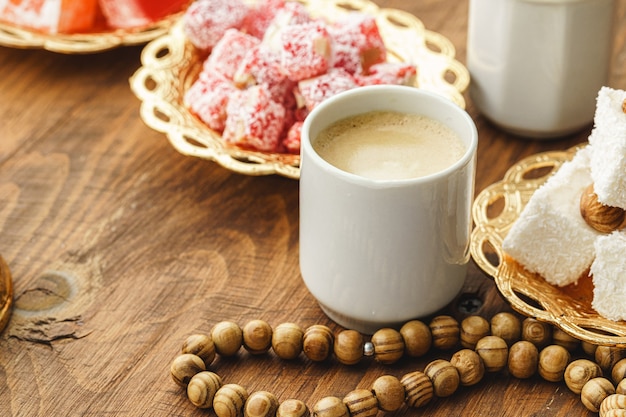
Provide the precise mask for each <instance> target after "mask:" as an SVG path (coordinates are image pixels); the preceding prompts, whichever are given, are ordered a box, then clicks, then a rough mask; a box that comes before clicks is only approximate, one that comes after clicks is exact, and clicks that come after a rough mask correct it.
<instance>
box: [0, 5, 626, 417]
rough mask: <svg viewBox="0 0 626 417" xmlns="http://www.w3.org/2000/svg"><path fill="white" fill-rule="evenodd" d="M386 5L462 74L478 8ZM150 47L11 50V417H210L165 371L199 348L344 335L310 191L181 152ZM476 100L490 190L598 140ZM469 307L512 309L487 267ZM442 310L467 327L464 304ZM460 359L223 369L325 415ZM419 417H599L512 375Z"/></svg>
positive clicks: (2, 342)
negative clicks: (544, 132) (316, 287)
mask: <svg viewBox="0 0 626 417" xmlns="http://www.w3.org/2000/svg"><path fill="white" fill-rule="evenodd" d="M377 3H378V4H379V5H381V6H383V7H391V8H397V9H403V10H406V11H409V12H411V13H414V14H415V15H416V16H418V17H420V18H421V19H422V20H423V22H424V24H425V25H426V28H427V29H430V30H433V31H436V32H439V33H441V34H443V35H444V36H446V37H447V38H449V39H450V40H451V41H452V43H453V44H454V46H455V47H456V52H457V57H458V59H459V60H460V61H461V62H462V63H465V57H466V45H465V43H466V33H467V9H468V1H467V0H460V1H459V0H445V1H442V0H422V1H419V2H417V1H416V2H406V1H402V0H388V1H384V0H379V1H377ZM617 5H618V8H617V14H618V16H619V19H618V20H619V22H620V24H619V25H618V28H617V30H616V42H615V60H614V65H613V69H614V71H613V77H612V80H611V83H610V85H611V86H612V87H615V88H626V45H625V43H626V25H625V24H624V22H625V21H626V20H625V19H626V0H618V2H617ZM141 49H142V48H141V47H126V48H120V49H115V50H112V51H109V52H104V53H100V54H95V55H63V54H56V53H50V52H46V51H41V50H20V49H11V48H6V47H0V236H1V238H0V255H2V257H4V259H5V260H6V262H7V264H8V265H9V267H10V269H11V271H12V274H13V283H14V291H15V297H14V299H15V309H14V312H13V315H12V317H11V320H10V322H9V324H8V326H7V328H6V329H5V330H4V332H3V333H2V334H1V335H0V415H2V416H87V415H93V416H109V415H111V416H113V415H114V416H144V415H145V416H201V415H213V414H212V413H211V412H207V411H201V410H198V409H196V408H195V407H194V406H193V405H192V404H191V403H190V402H189V401H188V400H187V399H186V398H185V395H184V393H183V391H182V390H181V388H179V387H178V386H177V385H175V384H174V382H173V381H172V380H171V378H170V375H169V366H170V363H171V361H172V360H173V359H174V357H175V356H176V355H177V354H178V352H179V350H180V348H181V344H182V342H183V340H184V339H185V338H186V337H187V336H188V335H190V334H192V333H196V332H208V331H209V330H210V328H211V327H212V326H213V325H214V324H215V323H217V322H219V321H222V320H231V321H235V322H237V323H239V324H240V325H242V326H243V325H244V324H245V323H246V322H247V321H249V320H252V319H264V320H266V321H267V322H269V323H270V324H271V325H272V326H276V325H278V324H280V323H282V322H295V323H297V324H299V325H300V326H302V327H303V328H305V327H308V326H310V325H312V324H325V325H328V326H330V327H331V328H332V329H333V330H334V331H335V332H337V331H339V330H341V329H340V328H339V327H338V326H337V325H335V324H334V323H333V322H331V321H330V320H329V319H328V318H327V317H326V316H325V315H324V314H323V313H322V311H321V310H320V308H319V307H318V305H317V304H316V302H315V300H314V299H313V298H312V296H311V295H310V294H309V293H308V291H307V290H306V288H305V287H304V285H303V283H302V281H301V277H300V272H299V267H298V182H297V181H295V180H292V179H288V178H284V177H280V176H263V177H252V176H245V175H240V174H237V173H233V172H231V171H228V170H226V169H224V168H222V167H220V166H219V165H217V164H215V163H212V162H209V161H206V160H201V159H196V158H192V157H186V156H183V155H181V154H179V153H178V152H176V151H175V150H174V149H173V147H172V146H171V145H170V144H169V142H168V141H167V140H166V138H165V136H164V135H163V134H161V133H158V132H156V131H154V130H151V129H150V128H148V127H147V126H146V125H145V124H144V123H143V122H142V120H141V119H140V117H139V105H140V103H139V101H138V99H137V98H136V97H135V96H134V95H133V93H132V92H131V90H130V88H129V77H131V75H132V74H133V73H134V71H135V70H136V69H137V68H138V67H139V65H140V62H139V55H140V52H141ZM466 98H467V99H468V106H467V108H468V111H469V113H470V115H471V116H472V117H473V118H474V119H475V121H476V124H477V126H478V130H479V137H480V143H479V148H478V173H477V177H476V191H477V192H479V191H480V190H482V189H483V188H484V187H486V186H488V185H489V184H491V183H493V182H495V181H498V180H500V179H501V178H502V176H503V174H504V172H505V171H506V170H507V168H508V167H509V166H510V165H511V164H513V163H515V162H516V161H518V160H520V159H521V158H523V157H525V156H528V155H531V154H534V153H537V152H541V151H547V150H563V149H566V148H569V147H570V146H573V145H576V144H579V143H582V142H585V141H586V139H587V137H588V134H589V132H590V129H591V126H589V128H588V129H585V130H584V131H582V132H580V133H578V134H575V135H572V136H570V137H567V138H564V139H559V140H552V141H531V140H526V139H520V138H515V137H512V136H511V135H508V134H506V133H503V132H501V131H499V130H498V129H496V128H494V127H492V126H491V125H490V124H488V123H487V122H486V121H485V120H484V119H483V118H482V117H481V116H480V115H479V113H478V112H477V110H476V108H474V106H473V105H472V103H471V101H469V97H467V94H466ZM537 99H538V100H541V97H537ZM463 294H465V295H470V296H473V297H477V298H479V299H480V300H482V302H483V305H482V307H481V308H480V309H479V311H478V314H481V315H483V316H484V317H486V318H490V317H491V316H492V315H493V314H495V313H496V312H499V311H509V310H510V308H509V306H508V305H507V303H506V302H505V301H504V300H503V299H502V298H501V297H500V295H499V293H498V291H497V289H496V288H495V286H494V284H493V282H492V280H491V279H490V278H489V277H488V276H486V274H484V273H483V272H482V271H481V270H480V269H478V268H477V267H476V266H475V265H474V264H472V265H471V267H470V272H469V275H468V277H467V281H466V284H465V287H464V290H463ZM442 313H444V314H451V315H453V316H454V317H456V318H458V319H462V318H464V317H465V316H466V314H465V313H463V312H462V311H461V310H460V309H459V307H458V303H457V302H454V303H452V304H451V305H450V306H449V307H448V308H446V309H445V310H443V311H442ZM451 353H453V352H432V353H431V354H428V355H427V356H425V357H423V358H418V359H410V360H409V359H407V360H403V361H401V362H400V363H397V364H395V365H392V366H383V365H379V364H377V363H376V362H374V361H373V360H364V361H363V362H361V364H359V365H357V366H354V367H346V366H342V365H339V364H338V363H337V362H335V361H330V362H328V363H325V364H321V365H320V364H315V363H312V362H311V361H309V360H307V359H306V357H305V356H304V355H301V356H300V357H299V358H298V359H296V360H293V361H282V360H279V359H278V358H276V357H275V356H273V354H268V355H265V356H261V357H251V356H250V355H249V354H247V353H246V352H245V351H244V350H243V349H241V351H240V352H239V354H238V356H237V357H236V358H233V359H224V358H221V359H219V360H218V361H217V362H216V363H215V364H214V365H213V368H212V369H214V370H215V371H216V372H217V373H219V374H220V375H222V376H223V378H224V380H225V381H226V382H236V383H240V384H242V385H244V386H245V387H246V388H248V390H249V391H250V392H252V391H256V390H262V389H263V390H268V391H271V392H273V393H274V394H275V395H276V396H277V397H278V398H279V399H280V400H284V399H287V398H291V397H295V398H299V399H301V400H303V401H305V402H306V403H307V404H309V405H313V404H314V403H315V402H316V401H317V400H319V399H320V398H322V397H324V396H328V395H336V396H339V397H342V396H343V395H345V394H346V393H347V392H348V391H350V390H352V389H354V388H356V387H360V388H368V387H369V386H370V385H371V383H372V382H373V381H374V380H375V379H376V378H377V377H378V376H380V375H383V374H392V375H395V376H398V377H400V376H401V375H404V374H405V373H407V372H409V371H413V370H422V369H423V368H424V366H425V365H426V364H427V363H428V362H430V361H432V360H433V359H435V358H439V357H443V358H449V357H450V356H451ZM423 412H424V413H428V415H432V416H456V415H464V416H518V415H525V416H570V415H582V416H587V415H592V413H590V412H587V411H586V410H585V408H584V407H583V406H582V405H581V402H580V399H579V397H578V396H577V395H575V394H573V393H572V392H570V391H569V390H568V388H567V387H566V386H565V384H564V383H551V382H546V381H543V380H542V379H541V378H540V377H538V376H536V377H533V378H531V379H528V380H518V379H515V378H513V377H510V376H509V375H507V373H506V372H501V373H496V374H489V375H487V376H486V377H485V379H484V380H483V381H482V382H481V383H480V384H478V385H476V386H473V387H469V388H461V389H459V391H458V392H457V393H455V394H454V395H453V396H452V397H448V398H440V399H435V400H433V401H432V402H431V403H430V404H429V405H428V406H427V407H426V408H425V409H424V411H423ZM416 414H417V412H416V411H415V410H411V409H407V408H402V409H401V410H399V411H397V412H396V413H395V415H399V416H404V415H407V416H408V415H416Z"/></svg>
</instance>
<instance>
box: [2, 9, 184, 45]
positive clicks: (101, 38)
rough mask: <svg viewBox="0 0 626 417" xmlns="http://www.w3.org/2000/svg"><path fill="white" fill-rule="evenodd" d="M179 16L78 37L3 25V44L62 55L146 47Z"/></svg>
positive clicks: (76, 34) (79, 34)
mask: <svg viewBox="0 0 626 417" xmlns="http://www.w3.org/2000/svg"><path fill="white" fill-rule="evenodd" d="M180 15H181V13H176V14H173V15H170V16H168V17H166V18H163V19H161V20H159V21H157V22H155V23H154V24H152V25H149V26H146V27H142V28H136V29H115V30H111V31H102V32H93V33H75V34H46V33H41V32H37V31H34V30H29V29H26V28H21V27H17V26H14V25H11V24H8V23H3V22H0V45H2V46H8V47H11V48H20V49H45V50H48V51H51V52H57V53H62V54H90V53H97V52H103V51H107V50H109V49H114V48H117V47H122V46H131V45H143V44H145V43H148V42H150V41H151V40H153V39H155V38H157V37H159V36H161V35H163V34H165V33H167V31H168V30H169V29H170V28H171V27H172V25H173V24H174V23H175V22H176V21H177V20H178V19H179V18H180Z"/></svg>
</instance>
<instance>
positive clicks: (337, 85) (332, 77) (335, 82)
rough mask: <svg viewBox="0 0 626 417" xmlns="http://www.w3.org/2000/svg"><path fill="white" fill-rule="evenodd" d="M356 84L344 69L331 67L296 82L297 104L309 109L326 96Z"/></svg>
mask: <svg viewBox="0 0 626 417" xmlns="http://www.w3.org/2000/svg"><path fill="white" fill-rule="evenodd" d="M357 86H358V85H357V83H356V81H355V80H354V78H353V77H352V75H350V74H349V73H348V72H347V71H346V70H344V69H342V68H332V69H331V70H329V71H328V72H327V73H326V74H323V75H320V76H319V77H315V78H311V79H308V80H304V81H300V82H299V83H298V92H297V99H298V104H299V105H300V106H305V107H306V108H307V110H309V111H311V110H313V109H314V108H315V106H317V105H318V104H320V103H321V102H322V101H324V100H326V99H327V98H329V97H331V96H334V95H335V94H338V93H341V92H342V91H346V90H349V89H351V88H354V87H357Z"/></svg>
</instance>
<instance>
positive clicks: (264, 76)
mask: <svg viewBox="0 0 626 417" xmlns="http://www.w3.org/2000/svg"><path fill="white" fill-rule="evenodd" d="M233 80H234V82H235V85H237V86H238V87H240V88H246V87H249V86H252V85H257V84H265V85H266V86H267V88H268V89H269V90H270V93H271V94H272V99H273V100H274V101H278V102H283V101H285V100H290V99H291V100H293V98H292V97H293V88H294V87H295V82H294V81H292V80H290V79H289V78H288V77H287V75H285V73H284V72H283V70H282V67H281V66H280V55H278V53H276V52H274V51H272V50H270V49H269V48H267V47H266V46H265V45H263V44H261V45H258V46H256V47H254V48H252V49H250V50H249V51H248V52H247V53H246V55H245V56H244V57H243V59H242V60H241V62H240V63H239V66H238V68H237V71H236V72H235V75H234V78H233ZM290 96H291V97H290Z"/></svg>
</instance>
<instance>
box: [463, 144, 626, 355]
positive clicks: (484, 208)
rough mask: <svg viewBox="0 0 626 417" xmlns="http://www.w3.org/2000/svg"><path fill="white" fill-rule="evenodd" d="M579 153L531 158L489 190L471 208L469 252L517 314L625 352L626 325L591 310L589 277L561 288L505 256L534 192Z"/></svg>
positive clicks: (591, 294) (526, 159) (517, 165)
mask: <svg viewBox="0 0 626 417" xmlns="http://www.w3.org/2000/svg"><path fill="white" fill-rule="evenodd" d="M577 149H579V146H577V147H574V148H571V149H568V150H566V151H562V152H544V153H539V154H536V155H533V156H530V157H527V158H525V159H523V160H521V161H519V162H518V163H517V164H515V165H513V166H512V167H511V168H509V170H508V171H507V172H506V174H505V176H504V178H503V179H502V180H501V181H499V182H497V183H494V184H492V185H490V186H489V187H487V188H485V189H484V190H483V191H482V192H481V193H480V194H479V195H478V196H477V197H476V199H475V201H474V204H473V207H472V216H473V219H474V223H475V227H474V230H473V232H472V240H471V247H470V251H471V254H472V258H473V259H474V261H475V262H476V264H477V265H478V266H479V267H480V268H481V269H482V270H483V271H485V273H487V274H488V275H490V276H492V277H493V278H494V281H495V284H496V286H497V288H498V290H499V291H500V293H501V294H502V296H503V297H504V298H505V299H506V300H507V301H508V302H509V303H510V304H511V306H512V307H513V309H515V310H516V311H518V312H520V313H522V314H524V315H526V316H529V317H533V318H536V319H537V320H541V321H544V322H548V323H551V324H553V325H554V326H556V327H558V328H560V329H561V330H563V331H564V332H566V333H568V334H570V335H571V336H574V337H575V338H577V339H579V340H583V341H587V342H589V343H592V344H596V345H605V346H619V347H626V322H624V321H619V322H616V321H612V320H609V319H606V318H604V317H602V316H600V315H599V314H598V313H596V312H595V311H594V310H593V308H591V301H592V298H593V284H592V282H591V279H590V278H589V277H581V278H580V280H579V281H578V284H577V285H568V286H566V287H563V288H559V287H556V286H553V285H551V284H549V283H548V282H547V281H545V280H544V279H543V278H542V277H541V276H539V275H537V274H532V273H530V272H528V271H526V270H525V269H524V268H523V267H522V266H521V265H520V264H519V263H517V262H516V261H515V260H514V259H512V258H511V257H509V256H508V255H506V254H504V252H503V251H502V241H503V239H504V237H505V236H506V235H507V233H508V231H509V230H510V228H511V226H512V225H513V223H514V222H515V221H516V220H517V218H518V217H519V215H520V213H521V212H522V210H523V209H524V207H525V206H526V204H527V203H528V200H529V199H530V197H531V196H532V194H533V193H534V191H535V190H536V189H537V188H539V186H540V185H542V184H543V183H544V182H545V181H546V180H547V179H548V177H549V176H550V175H551V174H552V173H554V172H555V171H557V170H558V168H559V167H560V166H561V165H562V164H563V163H564V162H566V161H569V160H570V159H572V157H573V156H574V154H575V153H576V150H577Z"/></svg>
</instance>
